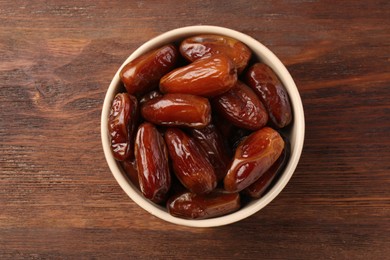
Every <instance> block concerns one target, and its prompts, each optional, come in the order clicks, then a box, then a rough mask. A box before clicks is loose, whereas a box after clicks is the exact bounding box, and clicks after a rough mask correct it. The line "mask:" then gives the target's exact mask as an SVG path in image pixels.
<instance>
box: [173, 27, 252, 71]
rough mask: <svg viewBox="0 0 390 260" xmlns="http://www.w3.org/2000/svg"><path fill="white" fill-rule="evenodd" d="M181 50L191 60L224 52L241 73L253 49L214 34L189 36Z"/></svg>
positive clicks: (181, 45) (182, 44)
mask: <svg viewBox="0 0 390 260" xmlns="http://www.w3.org/2000/svg"><path fill="white" fill-rule="evenodd" d="M179 50H180V53H181V54H182V56H183V57H184V58H186V59H187V60H189V61H191V62H193V61H195V60H197V59H199V58H202V57H207V56H211V55H213V54H218V53H223V54H225V55H227V56H228V57H229V58H230V59H232V60H233V62H234V63H235V65H236V68H237V71H238V73H239V74H240V73H241V72H242V71H243V70H244V69H245V67H246V65H247V64H248V61H249V59H250V57H251V51H250V50H249V48H248V47H247V46H246V45H245V44H243V43H242V42H240V41H237V40H236V39H233V38H230V37H227V36H221V35H212V34H210V35H198V36H194V37H190V38H187V39H185V40H184V41H183V42H182V43H181V44H180V48H179Z"/></svg>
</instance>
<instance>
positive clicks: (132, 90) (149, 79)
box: [119, 44, 179, 96]
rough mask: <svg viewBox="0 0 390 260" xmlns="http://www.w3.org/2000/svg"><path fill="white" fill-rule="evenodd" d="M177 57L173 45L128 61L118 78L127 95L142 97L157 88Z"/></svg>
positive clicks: (177, 53) (176, 51)
mask: <svg viewBox="0 0 390 260" xmlns="http://www.w3.org/2000/svg"><path fill="white" fill-rule="evenodd" d="M178 57H179V52H178V50H177V48H176V47H175V46H174V45H172V44H169V45H165V46H163V47H161V48H159V49H156V50H153V51H150V52H148V53H146V54H144V55H142V56H140V57H138V58H136V59H135V60H133V61H130V62H129V63H128V64H126V65H125V66H124V67H123V69H122V70H121V72H120V74H119V76H120V78H121V80H122V82H123V84H124V85H125V87H126V90H127V92H128V93H129V94H132V95H137V96H138V95H143V94H145V93H147V92H149V91H150V90H152V89H153V88H155V87H157V86H158V83H159V81H160V79H161V77H162V76H164V75H165V74H167V73H168V72H169V71H171V70H172V69H173V68H174V67H175V65H176V62H177V60H178Z"/></svg>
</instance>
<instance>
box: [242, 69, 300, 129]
mask: <svg viewBox="0 0 390 260" xmlns="http://www.w3.org/2000/svg"><path fill="white" fill-rule="evenodd" d="M246 83H247V84H248V85H249V86H250V87H251V88H252V89H253V90H254V91H255V92H256V94H257V95H258V97H259V98H260V99H261V101H262V102H263V104H264V105H265V107H266V109H267V111H268V114H269V118H270V121H271V122H272V123H273V125H274V126H275V127H277V128H283V127H285V126H287V125H288V124H290V122H291V120H292V114H291V105H290V100H289V98H288V94H287V91H286V89H285V88H284V86H283V84H282V83H281V82H280V80H279V79H278V77H277V76H276V74H275V73H274V72H273V70H272V69H271V68H270V67H269V66H268V65H266V64H264V63H256V64H254V65H253V66H252V67H250V68H249V70H248V72H247V73H246Z"/></svg>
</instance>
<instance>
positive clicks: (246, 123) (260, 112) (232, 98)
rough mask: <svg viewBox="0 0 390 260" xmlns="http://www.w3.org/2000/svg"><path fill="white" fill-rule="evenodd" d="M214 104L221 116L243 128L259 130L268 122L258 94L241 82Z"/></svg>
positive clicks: (217, 98) (215, 99) (219, 97)
mask: <svg viewBox="0 0 390 260" xmlns="http://www.w3.org/2000/svg"><path fill="white" fill-rule="evenodd" d="M212 104H213V106H214V107H215V109H216V110H217V111H218V113H219V114H220V115H222V116H223V117H225V118H226V119H227V120H228V121H230V122H231V123H232V124H234V125H236V126H238V127H241V128H245V129H250V130H258V129H260V128H262V127H263V126H264V125H265V124H266V123H267V121H268V114H267V111H266V110H265V108H264V106H263V104H262V103H261V101H260V100H259V98H258V97H257V95H256V93H255V92H253V90H252V89H251V88H250V87H248V86H247V85H245V84H244V83H242V82H241V81H237V83H236V84H235V85H234V87H233V88H232V89H231V90H229V91H228V92H226V93H224V94H222V95H220V96H218V97H215V98H214V99H213V101H212Z"/></svg>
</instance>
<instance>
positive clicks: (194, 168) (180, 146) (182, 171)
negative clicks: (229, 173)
mask: <svg viewBox="0 0 390 260" xmlns="http://www.w3.org/2000/svg"><path fill="white" fill-rule="evenodd" d="M164 138H165V142H166V144H167V147H168V152H169V156H170V158H171V160H172V166H173V170H174V172H175V174H176V176H177V178H178V179H179V180H180V182H181V183H182V184H183V185H184V186H185V187H186V188H187V189H188V190H190V191H191V192H194V193H197V194H202V193H209V192H211V191H212V190H213V189H214V188H215V187H216V186H217V177H216V175H215V172H214V168H213V166H212V165H211V164H210V162H209V161H208V160H207V159H206V158H205V156H204V153H203V152H202V151H201V150H200V149H201V148H200V147H198V146H197V144H196V142H195V141H194V140H193V139H192V138H190V137H189V136H188V135H187V134H185V133H184V132H183V131H182V130H180V129H178V128H169V129H168V130H167V131H166V132H165V135H164Z"/></svg>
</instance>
